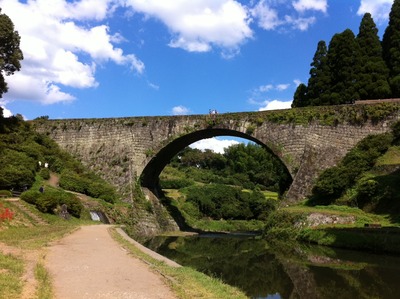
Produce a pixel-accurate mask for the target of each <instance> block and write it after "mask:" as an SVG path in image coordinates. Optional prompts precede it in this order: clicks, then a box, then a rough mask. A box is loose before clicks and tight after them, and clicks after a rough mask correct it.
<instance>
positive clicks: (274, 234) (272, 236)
mask: <svg viewBox="0 0 400 299" xmlns="http://www.w3.org/2000/svg"><path fill="white" fill-rule="evenodd" d="M304 217H305V216H304V215H302V214H298V213H289V212H286V211H282V210H277V211H275V212H272V213H270V214H269V216H268V218H267V220H266V222H265V229H264V233H263V235H264V237H266V238H267V239H269V240H283V241H294V240H296V239H297V237H298V235H299V233H300V231H301V225H300V223H301V222H302V221H303V220H304Z"/></svg>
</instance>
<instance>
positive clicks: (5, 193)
mask: <svg viewBox="0 0 400 299" xmlns="http://www.w3.org/2000/svg"><path fill="white" fill-rule="evenodd" d="M1 196H4V197H11V196H12V193H11V192H10V191H8V190H0V197H1Z"/></svg>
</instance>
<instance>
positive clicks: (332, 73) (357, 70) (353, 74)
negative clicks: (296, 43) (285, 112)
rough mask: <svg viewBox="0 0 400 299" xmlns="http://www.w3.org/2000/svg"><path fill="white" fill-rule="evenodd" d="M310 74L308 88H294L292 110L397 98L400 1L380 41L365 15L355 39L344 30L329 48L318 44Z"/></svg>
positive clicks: (398, 95) (348, 30) (371, 20)
mask: <svg viewBox="0 0 400 299" xmlns="http://www.w3.org/2000/svg"><path fill="white" fill-rule="evenodd" d="M309 74H310V77H309V79H308V83H307V85H306V84H304V83H302V84H300V85H299V86H298V87H297V89H296V91H295V94H294V97H293V103H292V107H305V106H321V105H340V104H348V103H354V102H355V101H358V100H367V99H385V98H400V0H395V1H394V2H393V5H392V8H391V12H390V15H389V24H388V26H387V28H386V30H385V32H384V35H383V38H382V41H381V40H380V39H379V36H378V29H377V28H376V24H375V22H374V20H373V18H372V16H371V14H370V13H366V14H364V16H363V18H362V20H361V24H360V27H359V32H358V34H357V36H355V34H354V33H353V32H352V31H351V30H350V29H346V30H345V31H343V32H342V33H337V34H335V35H334V36H333V37H332V39H331V41H330V42H329V45H328V46H327V45H326V43H325V41H323V40H321V41H320V42H318V45H317V50H316V52H315V54H314V57H313V60H312V63H311V69H310V72H309Z"/></svg>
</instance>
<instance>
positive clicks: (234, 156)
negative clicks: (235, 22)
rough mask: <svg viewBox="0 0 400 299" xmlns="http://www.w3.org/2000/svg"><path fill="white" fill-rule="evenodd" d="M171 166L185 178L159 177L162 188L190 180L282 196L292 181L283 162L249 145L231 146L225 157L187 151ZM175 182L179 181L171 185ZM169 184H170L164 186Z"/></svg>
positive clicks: (259, 147) (267, 152)
mask: <svg viewBox="0 0 400 299" xmlns="http://www.w3.org/2000/svg"><path fill="white" fill-rule="evenodd" d="M171 166H172V167H174V168H175V169H179V170H180V171H181V172H183V173H184V176H183V177H179V178H175V177H174V178H171V177H169V176H166V175H164V174H162V175H161V186H162V187H163V188H167V187H164V186H168V185H165V184H170V186H171V183H178V184H179V183H182V184H186V182H187V179H188V178H190V179H191V180H193V181H196V182H201V183H204V184H208V183H221V184H227V185H236V186H241V187H242V188H244V189H254V188H256V186H258V188H260V189H261V190H266V189H268V190H271V191H277V192H280V193H283V192H284V191H285V190H286V189H287V188H288V186H289V185H290V183H291V177H290V175H289V173H288V171H287V169H286V168H285V166H284V165H283V164H282V162H281V161H280V160H279V159H278V158H276V157H275V156H274V155H273V154H272V153H270V152H269V151H268V150H266V149H265V148H263V147H261V146H260V145H257V144H252V143H249V144H247V145H244V144H238V145H235V146H231V147H229V148H227V149H226V150H225V153H224V154H218V153H214V152H212V151H210V150H206V151H204V152H202V151H200V150H198V149H191V148H189V147H188V148H186V149H184V150H183V151H182V152H181V153H179V154H178V155H177V156H176V157H175V158H174V159H173V160H172V161H171ZM175 179H176V180H178V181H177V182H174V181H173V180H175ZM169 180H172V182H171V183H167V181H169ZM179 181H181V182H179ZM187 184H189V182H187Z"/></svg>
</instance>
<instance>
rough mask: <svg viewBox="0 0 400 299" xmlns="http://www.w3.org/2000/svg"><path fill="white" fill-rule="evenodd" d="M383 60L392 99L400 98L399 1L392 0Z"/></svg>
mask: <svg viewBox="0 0 400 299" xmlns="http://www.w3.org/2000/svg"><path fill="white" fill-rule="evenodd" d="M382 48H383V59H384V60H385V62H386V64H387V66H388V67H389V71H390V79H389V82H390V86H391V88H392V97H396V98H398V97H400V0H394V2H393V5H392V9H391V11H390V14H389V25H388V27H387V28H386V30H385V33H384V35H383V39H382Z"/></svg>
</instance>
